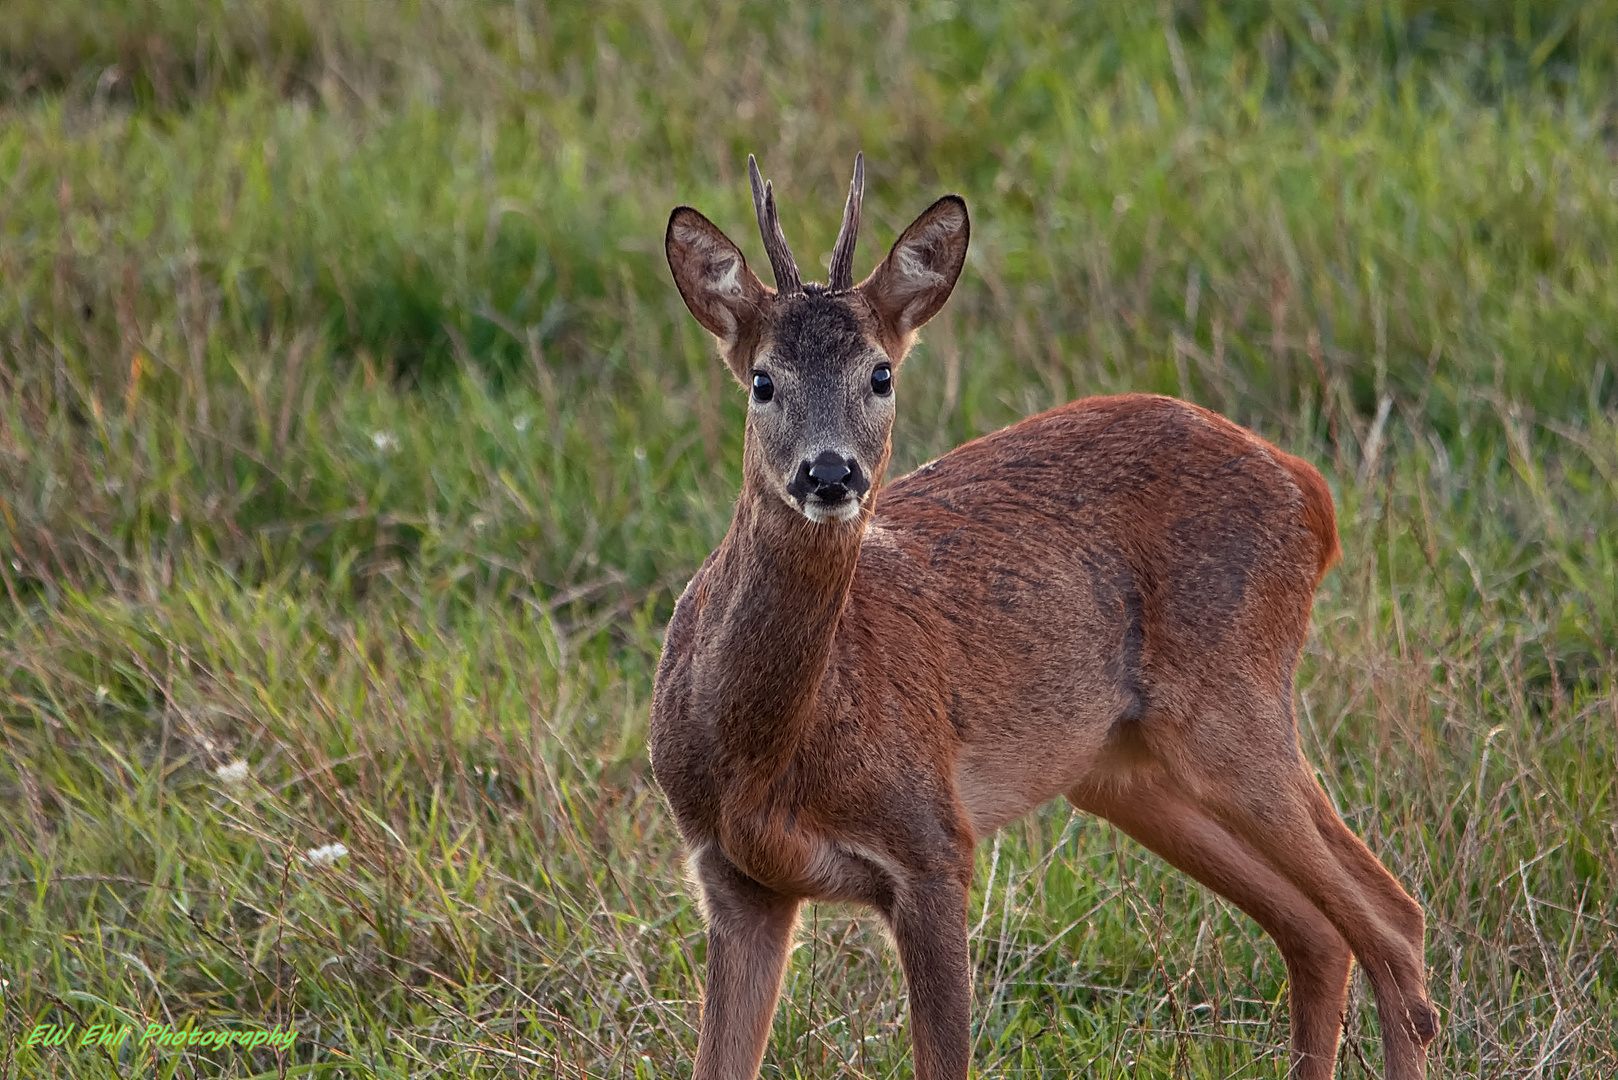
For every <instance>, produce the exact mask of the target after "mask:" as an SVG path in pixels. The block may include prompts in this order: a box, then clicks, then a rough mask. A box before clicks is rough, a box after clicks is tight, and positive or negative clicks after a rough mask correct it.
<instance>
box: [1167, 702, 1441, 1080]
mask: <svg viewBox="0 0 1618 1080" xmlns="http://www.w3.org/2000/svg"><path fill="white" fill-rule="evenodd" d="M1249 717H1251V718H1248V719H1243V720H1239V721H1232V720H1230V719H1229V716H1228V714H1225V715H1218V714H1216V715H1209V716H1205V717H1203V718H1201V719H1199V720H1198V721H1197V722H1196V723H1195V724H1193V725H1191V727H1190V735H1191V738H1190V739H1188V740H1186V742H1185V743H1184V744H1183V745H1181V746H1176V747H1175V748H1174V749H1177V750H1183V751H1185V752H1183V753H1174V754H1172V757H1170V756H1168V755H1160V756H1162V757H1163V759H1164V761H1165V764H1166V765H1167V766H1168V767H1169V770H1170V772H1171V774H1172V775H1173V776H1174V777H1175V779H1176V781H1177V782H1178V783H1179V785H1180V786H1181V787H1182V789H1183V790H1185V791H1186V792H1187V793H1188V795H1189V796H1190V797H1191V798H1193V799H1194V800H1195V801H1196V802H1197V803H1198V804H1199V805H1200V806H1201V808H1202V809H1203V811H1204V812H1206V813H1207V814H1209V815H1210V816H1212V817H1213V818H1215V819H1216V820H1217V821H1219V822H1220V824H1222V825H1223V826H1224V827H1225V828H1227V829H1229V830H1230V831H1231V832H1233V833H1235V834H1237V835H1239V836H1240V837H1242V839H1244V840H1245V841H1247V843H1248V844H1250V845H1252V847H1253V848H1254V849H1256V850H1257V851H1258V852H1260V853H1261V854H1262V855H1263V857H1264V859H1265V860H1266V861H1268V862H1269V864H1270V865H1271V866H1272V867H1273V868H1274V869H1275V871H1276V872H1277V873H1279V874H1280V875H1281V876H1282V877H1284V878H1286V879H1287V880H1288V881H1290V882H1291V883H1292V884H1293V885H1294V886H1295V887H1296V888H1297V890H1298V891H1299V892H1301V893H1302V894H1303V895H1304V896H1306V897H1308V898H1309V900H1310V901H1311V902H1312V903H1313V904H1314V906H1315V907H1316V908H1318V909H1319V910H1320V912H1321V913H1322V914H1324V915H1325V916H1326V918H1327V919H1329V920H1331V923H1332V925H1333V926H1335V927H1336V928H1337V932H1338V933H1339V934H1341V935H1342V936H1343V938H1344V939H1345V940H1347V942H1348V945H1349V947H1350V948H1351V949H1353V950H1354V955H1355V957H1356V958H1358V960H1359V962H1360V966H1361V967H1363V968H1364V969H1365V974H1366V977H1367V978H1368V979H1370V981H1371V988H1372V990H1373V991H1374V993H1375V994H1376V1006H1377V1020H1378V1022H1379V1024H1380V1025H1381V1028H1382V1046H1383V1054H1384V1059H1385V1062H1384V1064H1385V1068H1386V1071H1387V1076H1388V1078H1389V1080H1420V1078H1421V1077H1423V1076H1425V1075H1426V1046H1427V1044H1428V1043H1429V1042H1431V1041H1432V1040H1433V1038H1434V1037H1435V1036H1436V1035H1437V1034H1438V1013H1437V1011H1436V1010H1435V1009H1434V1008H1433V1007H1432V1005H1431V1003H1430V1002H1429V1000H1428V998H1427V978H1426V963H1425V961H1424V959H1423V949H1424V936H1425V930H1424V920H1423V917H1422V912H1421V908H1420V906H1419V905H1418V904H1417V903H1416V902H1415V900H1413V899H1411V897H1410V894H1409V893H1407V892H1405V890H1404V888H1403V887H1402V886H1401V885H1400V884H1399V883H1398V881H1396V880H1395V879H1394V877H1393V875H1392V874H1390V873H1388V871H1387V868H1386V867H1384V866H1383V865H1382V863H1381V862H1380V861H1378V860H1377V858H1376V856H1374V855H1372V854H1371V852H1370V849H1368V848H1367V847H1366V846H1365V845H1364V843H1362V842H1361V841H1360V839H1359V838H1358V837H1357V836H1355V835H1354V834H1353V833H1352V832H1350V831H1349V828H1348V826H1347V825H1345V824H1343V820H1342V818H1340V817H1338V815H1337V812H1336V810H1334V809H1333V808H1332V805H1331V802H1330V801H1329V800H1328V799H1327V798H1326V793H1325V792H1324V791H1322V790H1321V787H1320V784H1319V783H1318V782H1317V781H1316V780H1315V778H1314V775H1313V774H1312V773H1311V772H1310V770H1309V769H1308V767H1307V766H1306V765H1305V764H1304V762H1303V759H1302V757H1301V756H1300V754H1299V752H1298V743H1297V728H1296V726H1295V725H1294V723H1293V720H1292V714H1291V709H1290V707H1289V704H1288V703H1286V702H1282V703H1280V704H1279V706H1271V707H1269V708H1267V709H1264V710H1255V713H1253V714H1249ZM1158 749H1159V750H1160V751H1161V750H1165V749H1167V748H1165V747H1161V746H1160V747H1158Z"/></svg>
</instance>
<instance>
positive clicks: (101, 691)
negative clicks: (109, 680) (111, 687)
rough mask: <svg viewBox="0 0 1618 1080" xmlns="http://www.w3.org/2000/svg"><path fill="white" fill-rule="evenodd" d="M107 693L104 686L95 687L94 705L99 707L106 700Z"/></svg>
mask: <svg viewBox="0 0 1618 1080" xmlns="http://www.w3.org/2000/svg"><path fill="white" fill-rule="evenodd" d="M107 693H108V690H107V688H106V687H105V686H97V687H96V704H97V705H100V704H101V703H102V702H103V701H106V700H107Z"/></svg>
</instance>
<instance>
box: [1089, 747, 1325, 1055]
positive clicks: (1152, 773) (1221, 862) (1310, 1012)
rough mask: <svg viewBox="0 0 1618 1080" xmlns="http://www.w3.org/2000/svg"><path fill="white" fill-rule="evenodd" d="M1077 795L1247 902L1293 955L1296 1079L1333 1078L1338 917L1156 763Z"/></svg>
mask: <svg viewBox="0 0 1618 1080" xmlns="http://www.w3.org/2000/svg"><path fill="white" fill-rule="evenodd" d="M1068 799H1069V800H1070V801H1071V802H1072V803H1073V804H1074V805H1075V806H1077V807H1079V809H1081V810H1085V811H1088V812H1089V813H1092V814H1096V815H1098V816H1100V817H1104V818H1106V819H1107V820H1108V821H1111V822H1112V823H1113V824H1114V825H1116V826H1117V827H1118V828H1120V829H1122V830H1123V831H1124V832H1126V833H1128V834H1129V835H1130V836H1132V837H1134V838H1135V839H1136V840H1137V841H1139V842H1140V843H1141V844H1142V845H1144V846H1145V847H1147V848H1148V849H1150V850H1152V851H1154V852H1156V853H1157V854H1158V855H1159V856H1161V857H1162V858H1163V859H1164V860H1165V861H1167V862H1168V863H1169V864H1170V865H1172V866H1174V867H1177V868H1178V869H1180V870H1182V871H1184V872H1185V873H1187V874H1189V875H1191V876H1192V877H1194V878H1196V879H1197V880H1198V881H1200V882H1202V883H1203V884H1204V885H1206V886H1208V887H1209V888H1210V889H1212V890H1214V891H1215V892H1217V893H1219V894H1220V895H1221V896H1223V897H1225V898H1226V899H1227V900H1230V901H1231V902H1232V903H1234V904H1235V905H1236V906H1237V907H1239V908H1241V909H1242V910H1243V911H1245V912H1246V913H1247V914H1248V915H1249V916H1251V917H1252V918H1253V921H1255V922H1257V923H1258V924H1259V926H1261V927H1263V928H1264V931H1265V933H1267V934H1269V935H1270V937H1271V938H1273V939H1274V940H1275V943H1276V945H1277V946H1278V947H1279V948H1280V950H1281V956H1282V958H1283V959H1284V960H1285V961H1286V965H1287V975H1288V978H1289V980H1290V983H1291V986H1290V998H1291V1018H1292V1067H1291V1070H1290V1072H1289V1076H1290V1077H1291V1080H1330V1078H1331V1073H1332V1066H1333V1063H1334V1062H1335V1061H1336V1058H1337V1041H1338V1036H1339V1032H1340V1031H1341V1030H1342V1023H1343V1009H1344V1006H1345V1001H1346V999H1347V996H1348V972H1349V958H1350V953H1349V948H1348V944H1347V942H1345V941H1344V940H1343V938H1342V935H1340V934H1338V932H1337V930H1336V929H1335V928H1334V927H1333V926H1332V924H1331V922H1330V921H1329V920H1328V919H1327V918H1326V917H1325V916H1324V915H1322V914H1321V913H1320V911H1319V910H1318V909H1317V908H1316V907H1315V905H1314V904H1313V903H1312V902H1311V901H1310V900H1309V899H1308V898H1307V897H1305V896H1304V895H1303V893H1301V892H1299V891H1298V889H1297V887H1296V886H1294V885H1293V884H1292V883H1291V882H1290V881H1288V880H1287V879H1286V878H1284V877H1282V876H1281V875H1280V874H1278V873H1276V871H1275V869H1274V868H1273V867H1271V866H1270V864H1269V863H1268V862H1267V861H1265V859H1264V857H1263V856H1262V855H1260V854H1259V853H1258V852H1257V851H1256V850H1254V848H1253V847H1252V845H1251V844H1249V843H1247V841H1245V840H1243V839H1242V838H1241V837H1239V836H1237V835H1235V834H1234V833H1232V832H1231V831H1230V830H1228V829H1226V828H1225V827H1224V826H1223V825H1221V824H1219V822H1217V821H1215V820H1214V819H1213V818H1211V817H1209V816H1208V814H1206V813H1205V812H1203V810H1202V809H1201V808H1199V807H1198V806H1197V805H1196V804H1195V803H1194V802H1192V801H1191V800H1189V799H1187V798H1186V797H1185V796H1184V795H1183V794H1182V793H1181V792H1180V791H1179V790H1178V789H1176V788H1175V786H1174V785H1173V783H1172V782H1171V781H1170V780H1169V779H1168V777H1167V776H1166V775H1165V774H1164V773H1163V772H1162V770H1161V769H1160V768H1158V767H1156V766H1155V765H1148V766H1144V767H1141V768H1139V769H1137V770H1135V771H1134V772H1133V773H1132V775H1131V777H1130V779H1129V780H1128V781H1127V782H1126V783H1124V784H1122V785H1116V786H1112V785H1108V786H1105V787H1102V788H1095V789H1092V788H1082V789H1076V790H1074V791H1073V792H1071V793H1069V795H1068Z"/></svg>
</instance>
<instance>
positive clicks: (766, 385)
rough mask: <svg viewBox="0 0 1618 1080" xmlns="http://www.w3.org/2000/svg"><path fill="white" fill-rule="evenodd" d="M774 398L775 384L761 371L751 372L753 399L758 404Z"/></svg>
mask: <svg viewBox="0 0 1618 1080" xmlns="http://www.w3.org/2000/svg"><path fill="white" fill-rule="evenodd" d="M774 396H775V383H773V382H771V381H770V377H769V376H768V375H766V374H764V373H763V372H762V371H755V372H753V399H754V400H755V401H757V402H759V403H760V404H762V403H763V402H766V401H768V400H770V399H771V398H772V397H774Z"/></svg>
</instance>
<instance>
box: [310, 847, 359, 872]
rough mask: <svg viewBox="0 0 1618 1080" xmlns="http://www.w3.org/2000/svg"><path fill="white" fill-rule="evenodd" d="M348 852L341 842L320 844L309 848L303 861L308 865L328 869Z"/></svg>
mask: <svg viewBox="0 0 1618 1080" xmlns="http://www.w3.org/2000/svg"><path fill="white" fill-rule="evenodd" d="M347 854H348V848H347V847H345V846H343V845H342V844H322V845H321V846H320V847H317V848H310V849H309V850H308V852H307V853H305V855H304V857H303V861H304V862H306V863H308V864H309V865H310V866H316V867H319V868H321V869H323V870H324V869H329V868H330V867H333V866H336V865H337V860H338V859H341V858H342V857H343V856H344V855H347Z"/></svg>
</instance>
